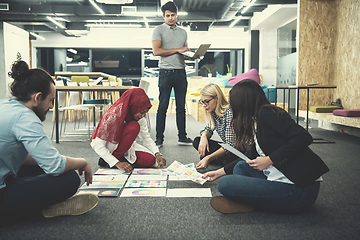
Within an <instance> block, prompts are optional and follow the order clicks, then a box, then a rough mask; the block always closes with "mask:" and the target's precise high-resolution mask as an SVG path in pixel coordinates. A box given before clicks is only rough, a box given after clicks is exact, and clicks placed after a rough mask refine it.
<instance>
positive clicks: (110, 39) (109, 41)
mask: <svg viewBox="0 0 360 240" xmlns="http://www.w3.org/2000/svg"><path fill="white" fill-rule="evenodd" d="M185 30H187V33H188V46H189V47H190V48H193V49H196V48H197V47H198V46H199V45H200V44H201V43H211V47H210V49H241V48H243V49H245V53H247V52H249V50H248V46H249V34H248V33H246V32H244V31H243V29H242V28H211V27H210V29H209V31H190V30H189V28H185ZM153 31H154V29H153V28H149V29H146V28H139V29H99V28H91V30H90V32H89V34H88V35H83V36H81V37H65V36H63V35H60V34H56V33H41V34H40V35H41V36H43V37H45V39H46V40H32V47H33V48H37V47H51V48H97V47H98V48H137V49H143V48H144V49H151V48H152V45H151V37H152V33H153ZM33 52H35V51H33ZM34 54H35V53H34ZM34 54H33V55H34ZM33 57H34V59H35V56H33ZM35 62H36V61H33V63H35ZM247 62H248V61H245V63H246V64H245V69H248V66H247Z"/></svg>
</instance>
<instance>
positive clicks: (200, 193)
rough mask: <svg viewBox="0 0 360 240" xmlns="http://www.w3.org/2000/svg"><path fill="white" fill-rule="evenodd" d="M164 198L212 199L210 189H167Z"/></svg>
mask: <svg viewBox="0 0 360 240" xmlns="http://www.w3.org/2000/svg"><path fill="white" fill-rule="evenodd" d="M166 197H212V195H211V190H210V188H173V189H168V190H167V193H166Z"/></svg>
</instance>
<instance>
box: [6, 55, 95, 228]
mask: <svg viewBox="0 0 360 240" xmlns="http://www.w3.org/2000/svg"><path fill="white" fill-rule="evenodd" d="M8 75H9V77H11V78H13V79H14V81H13V82H12V83H11V84H10V91H11V94H12V95H13V97H11V98H10V99H1V100H0V125H1V128H0V222H1V223H3V222H7V223H8V222H12V221H13V220H16V219H18V218H19V217H20V216H23V215H29V214H30V215H34V214H37V213H40V212H41V213H42V215H43V216H44V217H55V216H60V215H79V214H83V213H85V212H88V211H90V210H91V209H92V208H94V207H95V206H96V205H97V203H98V197H97V196H96V195H92V194H85V195H76V196H73V195H74V194H75V193H76V192H77V190H78V187H79V185H80V178H79V176H78V174H77V173H76V172H75V171H76V170H77V171H78V172H79V174H80V175H82V174H84V175H85V182H86V183H87V184H91V183H92V170H91V166H90V164H89V163H88V162H87V161H86V160H85V159H84V158H74V157H68V156H63V155H61V154H60V153H59V152H58V151H57V150H56V149H55V148H54V147H53V146H52V144H51V141H50V139H49V138H48V137H47V136H46V134H45V131H44V128H43V125H42V121H44V120H45V118H46V113H47V112H48V111H49V109H52V108H53V101H54V98H55V83H54V80H53V79H52V77H51V76H50V75H49V74H48V73H47V72H45V71H44V70H42V69H29V67H28V65H27V63H26V62H24V61H18V62H15V63H14V64H13V65H12V68H11V72H9V73H8ZM72 196H73V197H72Z"/></svg>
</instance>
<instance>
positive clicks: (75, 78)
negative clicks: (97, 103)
mask: <svg viewBox="0 0 360 240" xmlns="http://www.w3.org/2000/svg"><path fill="white" fill-rule="evenodd" d="M89 79H90V78H89V76H71V79H70V81H71V82H77V85H78V86H79V85H80V83H81V82H82V83H89Z"/></svg>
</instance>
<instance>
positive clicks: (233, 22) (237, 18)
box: [229, 16, 243, 28]
mask: <svg viewBox="0 0 360 240" xmlns="http://www.w3.org/2000/svg"><path fill="white" fill-rule="evenodd" d="M241 19H243V17H242V16H238V17H236V18H235V19H234V21H232V23H231V24H230V25H229V28H232V27H233V26H235V24H237V23H238V22H239V21H240V20H241Z"/></svg>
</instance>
